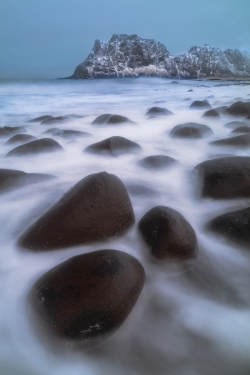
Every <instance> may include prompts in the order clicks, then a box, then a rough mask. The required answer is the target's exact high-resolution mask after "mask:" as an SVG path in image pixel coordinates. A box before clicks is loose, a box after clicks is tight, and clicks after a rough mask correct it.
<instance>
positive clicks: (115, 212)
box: [19, 172, 134, 251]
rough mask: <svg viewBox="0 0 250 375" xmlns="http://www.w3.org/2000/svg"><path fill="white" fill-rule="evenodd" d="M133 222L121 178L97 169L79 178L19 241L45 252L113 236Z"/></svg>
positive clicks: (130, 206)
mask: <svg viewBox="0 0 250 375" xmlns="http://www.w3.org/2000/svg"><path fill="white" fill-rule="evenodd" d="M133 222H134V212H133V208H132V205H131V202H130V199H129V196H128V193H127V190H126V188H125V186H124V185H123V183H122V182H121V180H120V179H119V178H118V177H116V176H115V175H112V174H108V173H106V172H101V173H97V174H92V175H89V176H87V177H85V178H83V179H82V180H81V181H79V182H78V183H77V184H76V185H75V186H74V187H73V188H72V189H70V190H69V191H68V192H67V193H66V194H64V195H63V197H62V198H61V199H60V200H59V201H58V202H57V203H56V204H55V205H54V206H52V207H51V208H50V210H49V211H47V212H46V213H45V214H44V215H43V216H42V217H41V218H40V219H38V220H37V221H36V222H35V223H34V224H33V225H32V226H31V227H30V228H28V230H27V231H26V232H25V233H24V234H23V235H22V237H21V238H20V240H19V244H20V245H21V246H22V247H25V248H27V249H29V250H31V251H48V250H53V249H61V248H64V247H70V246H75V245H81V244H85V243H90V242H93V241H98V240H101V239H105V238H108V237H110V236H115V235H117V234H118V233H119V232H121V231H122V230H124V229H126V228H128V227H129V226H130V225H131V224H133Z"/></svg>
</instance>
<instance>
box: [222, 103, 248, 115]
mask: <svg viewBox="0 0 250 375" xmlns="http://www.w3.org/2000/svg"><path fill="white" fill-rule="evenodd" d="M227 113H229V114H230V115H232V116H249V115H250V102H241V101H239V102H236V103H234V104H232V105H231V106H230V107H229V108H228V110H227Z"/></svg>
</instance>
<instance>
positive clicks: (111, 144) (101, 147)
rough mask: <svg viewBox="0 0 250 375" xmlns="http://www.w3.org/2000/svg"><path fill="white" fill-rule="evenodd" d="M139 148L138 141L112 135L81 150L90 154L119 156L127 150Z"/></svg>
mask: <svg viewBox="0 0 250 375" xmlns="http://www.w3.org/2000/svg"><path fill="white" fill-rule="evenodd" d="M139 150H141V146H140V145H138V143H135V142H132V141H130V140H129V139H127V138H124V137H119V136H114V137H110V138H107V139H104V140H103V141H101V142H97V143H94V144H92V145H90V146H88V147H86V148H85V149H84V150H83V151H84V152H89V153H91V154H101V155H107V156H119V155H121V154H126V153H129V152H137V151H139Z"/></svg>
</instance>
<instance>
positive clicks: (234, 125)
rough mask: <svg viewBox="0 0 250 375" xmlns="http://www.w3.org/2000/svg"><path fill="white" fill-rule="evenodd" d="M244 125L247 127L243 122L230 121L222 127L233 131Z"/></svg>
mask: <svg viewBox="0 0 250 375" xmlns="http://www.w3.org/2000/svg"><path fill="white" fill-rule="evenodd" d="M245 125H247V123H244V122H243V121H230V122H228V123H226V124H225V125H224V126H225V127H226V128H230V129H235V128H237V127H239V126H245Z"/></svg>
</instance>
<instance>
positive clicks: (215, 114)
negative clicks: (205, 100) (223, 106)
mask: <svg viewBox="0 0 250 375" xmlns="http://www.w3.org/2000/svg"><path fill="white" fill-rule="evenodd" d="M202 117H218V118H219V117H220V115H219V112H217V111H216V110H215V109H209V110H208V111H206V112H205V113H204V114H203V115H202Z"/></svg>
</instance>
